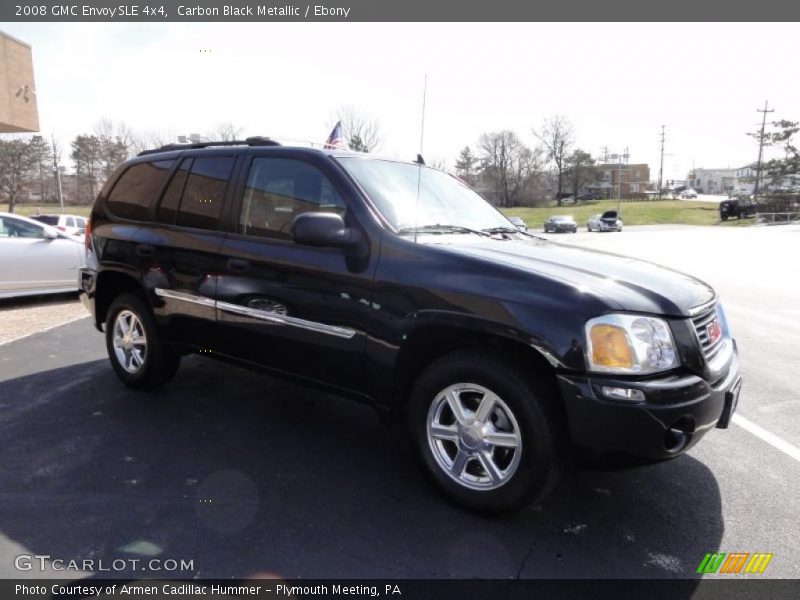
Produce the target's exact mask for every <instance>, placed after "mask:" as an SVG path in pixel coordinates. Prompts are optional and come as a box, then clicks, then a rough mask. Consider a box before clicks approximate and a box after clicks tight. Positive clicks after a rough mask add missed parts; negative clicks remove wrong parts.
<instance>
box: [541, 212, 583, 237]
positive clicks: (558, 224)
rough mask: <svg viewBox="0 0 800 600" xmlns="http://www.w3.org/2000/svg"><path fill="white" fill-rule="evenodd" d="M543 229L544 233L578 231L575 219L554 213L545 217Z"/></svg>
mask: <svg viewBox="0 0 800 600" xmlns="http://www.w3.org/2000/svg"><path fill="white" fill-rule="evenodd" d="M544 231H545V233H562V232H567V231H571V232H572V233H578V224H577V223H575V219H573V218H572V217H568V216H565V215H556V216H554V217H548V218H547V220H546V221H545V222H544Z"/></svg>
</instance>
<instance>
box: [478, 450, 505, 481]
mask: <svg viewBox="0 0 800 600" xmlns="http://www.w3.org/2000/svg"><path fill="white" fill-rule="evenodd" d="M478 462H480V463H481V466H482V467H483V470H484V471H486V474H487V475H488V476H489V479H491V480H492V483H498V482H500V481H502V480H503V473H502V472H501V471H500V469H499V468H498V467H497V465H496V464H495V462H494V459H493V458H492V455H491V454H490V453H489V452H479V453H478Z"/></svg>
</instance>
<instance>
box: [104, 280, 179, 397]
mask: <svg viewBox="0 0 800 600" xmlns="http://www.w3.org/2000/svg"><path fill="white" fill-rule="evenodd" d="M123 311H127V312H128V313H132V314H133V315H135V317H136V318H137V319H138V321H139V323H140V324H141V328H142V329H143V332H144V337H145V339H146V346H145V350H144V355H143V360H142V363H141V366H139V367H138V368H137V370H136V372H130V371H128V370H126V368H125V367H124V366H123V365H122V363H121V362H120V359H119V358H118V357H117V353H116V350H115V348H114V336H115V333H114V328H115V324H116V322H117V316H118V315H120V313H122V312H123ZM105 334H106V350H107V351H108V358H109V360H110V361H111V366H112V367H113V368H114V372H115V373H116V374H117V376H118V377H119V378H120V379H121V380H122V382H123V383H124V384H125V385H127V386H128V387H131V388H135V389H152V388H155V387H158V386H160V385H162V384H164V383H166V382H167V381H169V380H170V379H171V378H172V377H173V375H175V372H176V371H177V370H178V366H179V365H180V360H181V359H180V355H179V354H178V353H177V352H175V351H174V350H173V349H172V348H170V347H169V346H167V345H166V344H164V343H163V342H162V341H161V339H160V338H159V337H158V331H157V329H156V326H155V321H154V320H153V314H152V312H151V311H150V308H149V307H148V306H147V304H146V303H145V302H144V301H143V300H142V299H141V298H140V297H139V296H137V295H135V294H121V295H120V296H117V298H115V299H114V301H113V302H112V303H111V306H110V307H109V309H108V316H107V318H106V326H105Z"/></svg>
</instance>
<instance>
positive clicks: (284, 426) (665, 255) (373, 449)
mask: <svg viewBox="0 0 800 600" xmlns="http://www.w3.org/2000/svg"><path fill="white" fill-rule="evenodd" d="M623 218H624V216H623ZM550 237H556V238H557V239H558V240H560V241H563V242H564V243H571V244H585V245H588V246H597V247H603V248H606V249H610V250H612V251H617V252H625V253H628V254H638V255H640V256H644V255H647V256H649V257H651V258H657V259H659V262H662V263H666V264H670V265H673V266H677V267H681V268H684V269H685V270H688V271H691V272H694V273H697V274H699V275H701V276H702V277H704V278H706V279H707V280H708V281H709V282H711V283H713V284H714V285H715V286H717V288H718V290H719V291H720V293H721V295H722V297H723V302H724V304H725V307H726V310H727V312H728V316H729V321H730V323H731V327H732V329H733V331H734V334H735V335H736V336H737V338H738V339H739V342H740V345H741V352H742V370H743V373H744V376H745V388H744V391H743V396H742V399H741V403H740V408H739V411H740V414H741V415H742V416H744V417H746V418H747V419H748V420H750V421H752V422H754V423H756V424H758V425H760V426H761V427H762V428H764V429H765V430H768V431H769V432H771V433H773V434H775V435H776V436H779V437H780V438H782V439H784V440H786V441H787V442H790V443H791V444H794V445H795V446H797V445H798V444H800V437H799V436H800V410H798V408H800V400H798V395H797V393H796V390H795V387H794V381H795V380H796V371H797V365H800V325H798V323H799V322H800V320H798V310H800V307H798V306H797V304H796V300H797V299H798V293H797V291H798V286H797V282H798V281H800V278H798V272H797V271H798V264H797V260H796V254H797V248H798V242H800V228H789V227H784V228H757V229H756V228H753V229H742V228H735V229H728V228H700V227H697V228H688V227H685V228H677V227H652V228H638V229H636V230H634V229H633V228H631V229H627V230H626V231H624V232H623V233H621V234H617V233H607V234H598V233H594V234H587V233H584V232H581V233H578V234H576V235H570V234H565V235H560V236H550ZM0 448H2V451H1V452H0V576H2V577H12V576H19V575H21V574H20V573H19V572H17V571H15V570H14V568H13V558H14V556H16V555H18V554H20V553H36V554H49V555H51V556H52V557H53V558H62V559H66V560H69V559H86V558H88V559H101V558H102V559H104V560H106V561H109V562H110V561H111V560H113V559H116V558H146V557H148V556H156V557H160V558H174V559H179V560H180V559H184V560H192V561H193V563H194V564H193V567H194V568H193V569H191V570H190V571H186V572H182V573H181V572H177V573H171V574H170V576H171V577H245V576H248V575H251V574H253V573H263V572H271V573H277V574H280V575H282V576H286V577H305V578H311V577H321V578H324V577H359V578H362V577H368V578H371V577H392V578H394V577H402V578H404V577H421V578H431V577H435V578H439V577H463V578H474V577H480V578H514V577H646V578H672V577H696V575H695V569H696V567H697V565H698V564H699V562H700V561H701V560H702V558H703V556H704V555H705V553H706V552H713V551H722V552H737V551H738V552H756V551H759V552H773V553H774V554H775V556H774V558H773V559H772V562H771V563H770V565H769V567H768V569H767V571H766V573H765V574H764V575H762V576H761V577H764V576H771V577H797V576H798V573H800V551H799V550H798V548H797V545H796V538H797V534H798V529H800V526H799V525H798V517H797V515H798V513H799V512H800V510H799V509H800V501H798V497H797V496H798V494H797V492H798V488H799V487H800V486H798V479H799V478H798V475H800V463H799V462H798V461H797V460H795V459H794V458H792V457H790V456H789V455H787V454H786V453H785V452H782V451H780V450H779V449H777V448H775V447H774V446H772V445H770V444H768V443H767V442H765V441H763V440H762V439H761V438H759V437H757V436H754V435H753V434H752V433H750V432H749V431H748V430H746V429H744V428H742V427H741V426H739V425H736V424H734V425H732V427H731V429H729V430H726V431H723V430H714V431H711V432H710V433H709V434H708V435H707V436H706V438H705V439H704V440H703V442H701V443H700V444H699V445H698V446H697V447H696V448H694V449H693V450H692V451H690V452H689V453H688V454H687V455H685V456H682V457H680V458H677V459H675V460H672V461H669V462H666V463H661V464H658V465H653V466H648V467H639V468H632V469H627V470H624V471H615V472H611V471H604V470H581V471H575V472H573V473H571V474H569V476H568V477H566V479H565V480H564V482H563V483H562V484H561V485H560V486H559V488H558V489H557V490H556V491H555V493H554V494H553V495H552V496H551V497H550V498H548V499H547V500H546V501H545V502H544V503H542V504H541V505H539V506H534V507H531V508H530V509H529V510H527V511H525V512H524V513H522V514H520V515H516V516H514V517H508V518H501V519H488V518H481V517H477V516H474V515H472V514H469V513H466V512H464V511H462V510H460V509H458V508H456V507H453V506H451V505H449V504H448V503H446V502H445V501H443V500H442V498H441V497H439V496H438V494H437V493H436V491H435V490H434V489H433V488H432V487H431V486H430V485H429V484H428V482H427V481H426V479H425V478H424V476H423V475H422V473H421V471H420V470H419V469H418V468H417V466H416V465H415V463H414V461H413V460H412V457H411V453H410V451H409V445H408V440H407V439H406V437H405V434H404V432H403V431H402V430H401V429H387V428H385V427H384V426H382V425H380V424H379V423H378V421H377V419H376V417H375V416H374V415H373V413H372V412H371V411H370V410H369V409H366V408H364V407H361V406H357V405H354V404H351V403H349V402H347V401H344V400H339V399H336V398H332V397H329V396H323V395H320V394H318V393H315V392H309V391H308V390H306V389H303V388H299V387H295V386H291V385H288V384H285V383H281V382H279V381H277V380H274V379H271V378H269V377H267V376H264V375H261V374H257V373H251V372H248V371H245V370H241V369H238V368H235V367H231V366H228V365H224V364H220V363H216V362H213V361H211V360H209V359H205V358H202V357H199V356H194V357H190V358H189V359H187V360H185V361H184V364H183V365H182V367H181V370H180V371H179V373H178V375H177V377H176V378H175V380H174V381H173V382H172V383H171V384H170V385H169V386H167V387H166V388H164V389H163V390H161V391H158V392H155V393H150V394H142V393H136V392H132V391H130V390H127V389H126V388H124V387H123V386H122V385H121V384H120V383H119V382H118V380H117V379H116V377H115V376H114V374H113V372H112V370H111V368H110V366H109V365H108V362H107V359H106V356H105V349H104V344H103V338H102V335H101V334H99V333H97V332H95V331H94V330H93V328H92V327H91V324H90V322H89V320H88V319H83V320H79V321H75V322H72V323H69V324H67V325H64V326H61V327H58V328H55V329H52V330H50V331H47V332H44V333H40V334H36V335H33V336H31V337H28V338H25V339H22V340H18V341H14V342H11V343H9V344H6V345H3V346H0ZM29 574H30V573H29ZM122 574H124V573H122ZM22 575H24V574H22ZM130 575H131V576H163V575H164V573H153V572H147V571H145V572H141V573H139V572H133V571H132V572H130ZM740 577H741V576H740Z"/></svg>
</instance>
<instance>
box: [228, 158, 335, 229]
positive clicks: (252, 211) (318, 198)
mask: <svg viewBox="0 0 800 600" xmlns="http://www.w3.org/2000/svg"><path fill="white" fill-rule="evenodd" d="M304 212H335V213H337V214H340V215H344V213H345V203H344V201H343V200H342V198H341V197H340V196H339V194H338V193H337V192H336V190H335V189H334V188H333V186H332V185H331V183H330V181H328V179H327V178H326V177H325V176H324V175H323V174H322V172H321V171H320V170H319V169H317V168H316V167H314V166H312V165H310V164H308V163H307V162H304V161H302V160H294V159H289V158H256V159H253V163H252V165H251V166H250V172H249V173H248V175H247V186H246V187H245V190H244V198H243V201H242V212H241V214H240V215H239V227H238V231H239V233H245V234H248V235H260V236H265V237H271V238H277V239H285V240H288V239H291V235H290V233H289V226H290V225H291V223H292V219H294V217H295V216H296V215H299V214H300V213H304Z"/></svg>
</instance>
